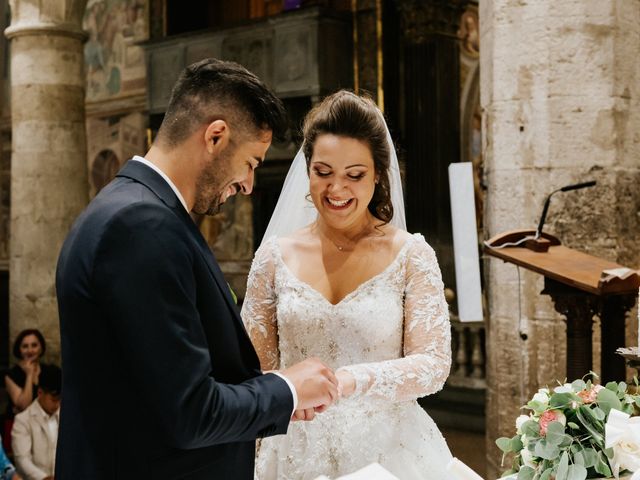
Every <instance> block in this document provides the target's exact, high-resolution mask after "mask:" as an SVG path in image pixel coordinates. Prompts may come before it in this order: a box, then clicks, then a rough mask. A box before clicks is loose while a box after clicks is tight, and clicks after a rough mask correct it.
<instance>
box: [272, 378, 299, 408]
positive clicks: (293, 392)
mask: <svg viewBox="0 0 640 480" xmlns="http://www.w3.org/2000/svg"><path fill="white" fill-rule="evenodd" d="M271 373H273V374H274V375H277V376H279V377H280V378H281V379H283V380H284V381H285V382H286V383H287V385H288V386H289V390H291V396H292V397H293V411H292V412H291V415H293V413H294V412H295V411H296V410H297V409H298V392H296V387H294V386H293V383H291V381H290V380H289V379H288V378H287V377H285V376H284V375H282V374H281V373H280V372H271Z"/></svg>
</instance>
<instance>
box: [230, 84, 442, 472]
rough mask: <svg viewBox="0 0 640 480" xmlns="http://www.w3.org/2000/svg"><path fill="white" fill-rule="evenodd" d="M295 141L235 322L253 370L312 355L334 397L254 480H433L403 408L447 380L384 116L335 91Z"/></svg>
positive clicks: (433, 285) (417, 418)
mask: <svg viewBox="0 0 640 480" xmlns="http://www.w3.org/2000/svg"><path fill="white" fill-rule="evenodd" d="M303 131H304V143H303V146H302V148H301V151H300V152H299V153H298V155H297V156H296V159H295V160H294V162H293V164H292V167H291V170H290V172H289V174H288V176H287V180H286V181H285V186H284V187H283V191H282V194H281V196H280V199H279V201H278V205H277V206H276V210H275V211H274V214H273V217H272V219H271V222H270V224H269V227H268V229H267V233H266V234H265V237H264V240H263V242H262V245H261V246H260V248H259V249H258V251H257V252H256V256H255V259H254V261H253V265H252V267H251V272H250V274H249V280H248V285H247V294H246V298H245V303H244V306H243V310H242V316H243V319H244V322H245V325H246V327H247V331H248V332H249V335H250V336H251V339H252V341H253V343H254V345H255V347H256V351H257V352H258V356H259V357H260V363H261V365H262V368H263V369H264V370H275V369H282V368H286V367H287V366H289V365H292V364H294V363H296V362H298V361H301V360H304V359H305V358H307V357H318V358H320V359H321V360H322V361H324V362H325V363H326V364H327V365H328V366H330V367H331V368H333V369H336V376H337V377H338V379H339V391H340V392H341V398H340V400H339V401H338V402H337V403H336V404H335V405H334V406H332V407H330V408H329V409H328V410H326V411H325V412H322V413H320V412H315V411H313V410H306V411H297V412H295V414H294V420H295V419H298V420H302V419H306V420H310V419H313V418H314V417H315V419H314V421H313V422H294V423H293V424H292V425H291V426H290V428H289V433H288V434H287V435H286V436H279V437H272V438H267V439H263V440H262V443H261V446H260V449H259V453H258V458H257V462H256V474H257V478H259V479H261V480H263V479H279V480H281V479H291V480H304V479H314V478H316V477H317V476H319V475H321V474H325V475H329V476H330V477H336V476H339V475H344V474H347V473H350V472H353V471H355V470H358V469H360V468H362V467H364V466H365V465H368V464H370V463H372V462H378V463H380V464H381V465H382V466H384V467H385V468H386V469H387V470H389V471H390V472H392V473H393V474H395V475H396V476H397V477H399V478H401V479H403V480H410V479H430V480H438V479H443V480H444V479H445V478H447V475H446V473H445V471H444V469H445V466H446V465H447V462H448V461H449V459H450V458H451V453H450V452H449V449H448V448H447V445H446V443H445V441H444V439H443V437H442V434H441V433H440V431H439V430H438V428H437V427H436V425H435V423H434V422H433V420H432V419H431V418H430V417H429V415H427V413H426V412H425V411H424V410H423V409H422V408H421V407H420V406H419V405H418V403H417V402H416V399H417V398H418V397H422V396H425V395H429V394H432V393H434V392H437V391H438V390H440V389H441V388H442V386H443V384H444V381H445V379H446V378H447V375H448V373H449V368H450V363H451V348H450V335H451V334H450V326H449V317H448V308H447V304H446V302H445V299H444V291H443V284H442V280H441V275H440V269H439V267H438V263H437V260H436V257H435V254H434V252H433V250H432V249H431V247H430V246H429V245H428V244H427V243H426V242H425V240H424V238H423V237H422V235H420V234H413V235H410V234H409V233H407V232H406V227H405V220H404V206H403V202H402V187H401V183H400V173H399V170H398V161H397V158H396V155H395V150H394V148H393V144H392V142H391V137H390V136H389V133H388V130H387V127H386V124H385V121H384V118H383V116H382V114H381V113H380V111H379V110H378V109H377V107H376V106H375V104H374V103H373V102H372V101H371V100H370V99H367V98H362V97H359V96H357V95H355V94H353V93H350V92H347V91H339V92H337V93H335V94H333V95H331V96H329V97H327V98H326V99H325V100H324V101H323V102H322V103H321V104H320V105H318V106H317V107H315V108H314V109H313V110H312V111H311V112H310V113H309V114H308V115H307V118H306V119H305V124H304V129H303ZM307 175H308V176H307ZM305 197H306V198H305ZM309 197H310V199H311V201H312V202H313V204H311V202H309V200H308V199H309ZM300 227H302V228H300Z"/></svg>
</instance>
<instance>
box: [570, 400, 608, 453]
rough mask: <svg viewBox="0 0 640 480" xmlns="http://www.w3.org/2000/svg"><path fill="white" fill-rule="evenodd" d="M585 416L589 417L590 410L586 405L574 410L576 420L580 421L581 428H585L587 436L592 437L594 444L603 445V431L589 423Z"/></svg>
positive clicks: (589, 420) (591, 422)
mask: <svg viewBox="0 0 640 480" xmlns="http://www.w3.org/2000/svg"><path fill="white" fill-rule="evenodd" d="M603 391H604V390H603ZM587 415H588V416H591V409H590V408H589V407H587V406H586V405H583V406H582V407H580V408H579V409H577V410H576V416H577V417H578V420H580V423H582V426H583V427H584V428H585V430H586V431H587V432H589V434H590V435H591V436H592V437H593V440H594V441H595V442H596V443H598V444H599V445H601V444H603V443H604V432H603V431H602V430H603V429H602V428H599V427H600V425H599V424H598V425H596V424H594V422H593V421H591V419H590V418H588V417H587Z"/></svg>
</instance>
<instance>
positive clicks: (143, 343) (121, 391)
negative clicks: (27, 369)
mask: <svg viewBox="0 0 640 480" xmlns="http://www.w3.org/2000/svg"><path fill="white" fill-rule="evenodd" d="M285 125H286V117H285V113H284V108H283V106H282V103H281V102H280V101H279V100H278V99H277V98H276V97H275V96H274V95H273V94H272V93H271V92H270V91H269V90H267V88H266V87H265V86H264V85H263V84H262V83H261V82H260V80H258V78H257V77H255V76H254V75H253V74H251V73H250V72H248V71H247V70H245V69H244V68H242V67H241V66H239V65H237V64H234V63H230V62H223V61H218V60H213V59H208V60H203V61H201V62H198V63H196V64H193V65H191V66H189V67H188V68H187V69H186V70H185V71H184V72H183V73H182V75H181V76H180V78H179V79H178V82H177V83H176V85H175V87H174V89H173V92H172V96H171V100H170V102H169V106H168V108H167V112H166V114H165V117H164V121H163V123H162V125H161V127H160V131H159V132H158V136H157V139H156V141H155V142H154V144H153V146H152V147H151V149H150V150H149V152H148V153H147V155H146V156H145V158H142V157H134V158H133V159H132V160H130V161H129V162H128V163H127V164H126V165H125V166H124V167H123V168H122V170H121V171H120V172H119V173H118V174H117V176H116V178H115V179H114V180H113V181H112V182H111V183H110V184H109V185H107V186H106V187H105V188H104V189H103V190H102V191H101V192H100V193H99V194H98V195H97V196H96V198H94V199H93V201H92V202H91V203H90V205H89V206H88V207H87V209H86V210H85V211H84V212H83V213H82V214H81V215H80V217H79V218H78V219H77V220H76V222H75V224H74V225H73V227H72V229H71V231H70V233H69V235H68V237H67V239H66V240H65V243H64V245H63V248H62V252H61V254H60V258H59V260H58V270H57V278H56V287H57V295H58V303H59V311H60V330H61V337H62V362H63V372H64V375H63V391H64V401H63V402H62V411H61V415H60V434H59V440H58V455H57V463H56V474H55V476H56V478H59V479H87V480H88V479H129V478H130V479H134V478H135V479H143V478H144V479H146V478H149V479H151V478H153V479H165V478H166V479H174V478H180V479H213V478H220V479H227V478H229V479H231V478H233V479H249V478H253V459H254V452H255V439H256V438H257V437H264V436H270V435H277V434H283V433H286V431H287V426H288V424H289V421H290V419H291V416H292V413H293V412H294V410H296V409H299V410H302V409H314V408H319V409H323V408H324V407H326V406H327V405H329V404H331V403H332V402H333V400H334V399H335V398H336V396H337V390H336V384H337V380H336V378H335V376H334V375H333V373H332V372H331V371H330V370H329V369H328V368H327V367H325V366H324V365H323V364H322V363H320V362H319V361H318V360H313V359H311V360H306V361H304V362H301V363H299V364H297V365H294V366H292V367H290V368H288V369H286V370H282V371H279V372H275V373H270V374H265V375H263V374H262V372H261V371H260V367H259V362H258V358H257V356H256V353H255V351H254V350H253V347H252V345H251V343H250V340H249V338H248V336H247V334H246V332H245V330H244V327H243V325H242V323H241V320H240V317H239V315H238V310H237V308H236V306H235V304H234V302H233V299H232V296H231V293H230V291H229V287H228V285H227V283H226V282H225V280H224V278H223V276H222V272H221V271H220V269H219V267H218V264H217V263H216V260H215V258H214V256H213V254H212V253H211V251H210V250H209V247H208V246H207V244H206V242H205V239H204V238H203V237H202V235H201V234H200V232H199V230H198V228H197V227H196V225H195V224H194V223H193V221H192V220H191V217H190V216H189V212H190V211H193V212H195V213H198V214H214V213H216V212H217V211H218V209H219V207H220V205H222V204H223V203H224V202H225V201H226V200H227V199H228V198H229V197H231V196H232V195H235V194H236V193H242V194H245V195H248V194H250V193H251V190H252V187H253V175H254V170H255V169H256V168H257V167H258V166H259V165H260V164H261V163H262V162H263V161H264V157H265V154H266V151H267V149H268V148H269V145H270V143H271V138H272V135H276V136H278V135H280V134H282V133H283V130H284V128H285Z"/></svg>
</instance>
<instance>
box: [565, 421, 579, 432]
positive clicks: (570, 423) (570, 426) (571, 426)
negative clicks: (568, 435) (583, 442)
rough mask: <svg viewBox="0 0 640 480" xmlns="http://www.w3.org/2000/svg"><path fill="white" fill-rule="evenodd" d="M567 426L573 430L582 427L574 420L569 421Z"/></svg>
mask: <svg viewBox="0 0 640 480" xmlns="http://www.w3.org/2000/svg"><path fill="white" fill-rule="evenodd" d="M567 426H568V427H569V428H570V429H572V430H578V429H579V428H580V425H578V424H577V423H574V422H567Z"/></svg>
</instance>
